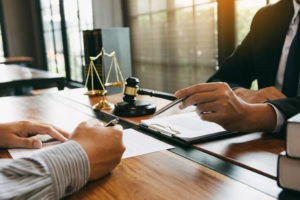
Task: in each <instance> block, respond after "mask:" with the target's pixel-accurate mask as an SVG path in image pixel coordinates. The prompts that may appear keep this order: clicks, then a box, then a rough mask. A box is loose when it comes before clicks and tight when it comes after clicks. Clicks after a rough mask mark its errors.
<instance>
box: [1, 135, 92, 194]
mask: <svg viewBox="0 0 300 200" xmlns="http://www.w3.org/2000/svg"><path fill="white" fill-rule="evenodd" d="M89 170H90V167H89V161H88V157H87V155H86V153H85V151H84V150H83V149H82V147H81V146H80V144H78V143H77V142H75V141H72V140H71V141H68V142H66V143H63V144H60V145H57V146H56V147H55V148H52V149H50V150H47V151H43V152H40V153H38V154H36V155H34V156H33V157H30V158H22V159H17V160H13V159H0V199H60V198H62V197H64V196H66V195H69V194H72V193H74V192H75V191H77V190H79V189H80V188H81V187H83V186H84V185H85V184H86V183H87V181H88V178H89V173H90V171H89Z"/></svg>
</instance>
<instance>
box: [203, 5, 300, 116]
mask: <svg viewBox="0 0 300 200" xmlns="http://www.w3.org/2000/svg"><path fill="white" fill-rule="evenodd" d="M293 14H294V7H293V1H292V0H281V1H279V2H278V3H276V4H274V5H270V6H267V7H264V8H262V9H260V10H259V11H258V12H257V13H256V15H255V17H254V19H253V21H252V24H251V29H250V32H249V33H248V35H247V36H246V38H245V39H244V41H243V42H242V43H241V45H240V46H238V47H237V49H236V50H235V51H234V52H233V54H232V55H231V56H230V57H229V58H227V59H226V60H225V61H224V63H223V64H222V65H221V67H220V70H219V71H217V72H216V74H215V75H213V76H212V77H211V78H210V79H209V80H208V82H216V81H224V82H227V83H229V85H230V86H231V87H237V86H239V87H245V88H249V87H250V86H251V83H252V81H253V80H255V79H257V80H258V87H259V88H264V87H269V86H275V80H276V75H277V70H278V67H279V62H280V57H281V52H282V48H283V45H284V41H285V37H286V34H287V31H288V28H289V24H290V22H291V19H292V17H293ZM299 56H300V52H299ZM299 67H300V66H299ZM270 103H272V104H273V105H275V106H276V107H277V108H278V109H279V110H280V111H281V112H282V113H283V114H284V115H285V117H287V118H289V117H291V116H293V115H295V114H297V113H299V112H300V96H298V97H293V98H285V99H279V100H275V101H270Z"/></svg>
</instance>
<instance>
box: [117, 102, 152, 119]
mask: <svg viewBox="0 0 300 200" xmlns="http://www.w3.org/2000/svg"><path fill="white" fill-rule="evenodd" d="M155 111H156V107H155V105H153V104H151V103H149V102H146V101H135V102H133V103H128V102H125V101H124V102H119V103H117V104H116V105H115V109H114V111H113V114H115V115H117V116H120V117H138V116H144V115H151V114H153V113H154V112H155Z"/></svg>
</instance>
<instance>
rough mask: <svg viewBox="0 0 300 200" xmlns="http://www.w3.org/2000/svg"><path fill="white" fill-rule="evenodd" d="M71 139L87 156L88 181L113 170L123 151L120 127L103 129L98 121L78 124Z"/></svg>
mask: <svg viewBox="0 0 300 200" xmlns="http://www.w3.org/2000/svg"><path fill="white" fill-rule="evenodd" d="M71 139H73V140H75V141H76V142H78V143H79V144H80V145H81V146H82V148H83V149H84V150H85V152H86V153H87V155H88V158H89V163H90V171H91V173H90V177H89V180H95V179H98V178H100V177H103V176H104V175H106V174H107V173H108V172H110V171H111V170H113V169H114V168H115V167H116V166H117V165H118V164H119V163H120V161H121V157H122V155H123V153H124V151H125V147H124V146H123V142H122V127H121V126H120V125H116V126H114V127H103V125H102V123H100V122H99V121H98V120H90V121H87V122H82V123H81V124H79V126H78V127H77V128H76V130H75V131H74V133H73V135H72V136H71Z"/></svg>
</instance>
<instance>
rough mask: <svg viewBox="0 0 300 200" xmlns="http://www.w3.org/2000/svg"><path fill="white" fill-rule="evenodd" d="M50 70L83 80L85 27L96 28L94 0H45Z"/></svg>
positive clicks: (44, 23) (68, 78) (42, 4)
mask: <svg viewBox="0 0 300 200" xmlns="http://www.w3.org/2000/svg"><path fill="white" fill-rule="evenodd" d="M40 2H41V12H42V21H43V33H44V40H45V48H46V55H47V63H48V70H49V71H52V72H55V73H59V74H62V75H64V76H65V77H66V79H67V80H68V81H75V82H80V83H82V82H83V66H84V59H83V56H84V53H83V41H82V30H85V29H92V28H93V16H92V1H91V0H64V1H63V0H41V1H40Z"/></svg>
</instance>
